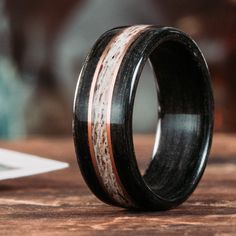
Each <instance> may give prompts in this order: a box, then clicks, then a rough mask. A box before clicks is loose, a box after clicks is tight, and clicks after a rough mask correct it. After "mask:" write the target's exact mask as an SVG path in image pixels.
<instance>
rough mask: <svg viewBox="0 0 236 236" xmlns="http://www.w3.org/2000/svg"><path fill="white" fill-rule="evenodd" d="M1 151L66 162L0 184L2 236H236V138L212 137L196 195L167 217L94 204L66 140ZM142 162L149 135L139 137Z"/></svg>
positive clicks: (29, 143) (12, 145) (17, 143)
mask: <svg viewBox="0 0 236 236" xmlns="http://www.w3.org/2000/svg"><path fill="white" fill-rule="evenodd" d="M0 146H1V147H4V148H9V149H14V150H17V151H24V152H28V153H32V154H37V155H41V156H45V157H48V158H52V159H56V160H62V161H67V162H69V163H70V167H69V168H67V169H64V170H60V171H55V172H51V173H47V174H41V175H37V176H32V177H26V178H21V179H17V180H7V181H1V182H0V235H149V234H158V235H202V236H203V235H236V136H234V135H224V134H216V135H215V137H214V142H213V149H212V152H211V157H210V160H209V163H208V166H207V169H206V172H205V174H204V177H203V179H202V180H201V182H200V184H199V186H198V188H197V190H196V191H195V192H194V194H193V195H192V196H191V197H190V198H189V200H188V201H186V202H185V203H184V204H183V205H181V206H179V207H178V208H176V209H173V210H170V211H165V212H131V211H127V210H124V209H120V208H116V207H111V206H108V205H105V204H103V203H102V202H100V201H99V200H97V199H96V198H95V197H94V196H93V194H92V193H91V192H90V191H89V190H88V188H87V187H86V185H85V183H84V181H83V180H82V177H81V175H80V171H79V169H78V166H77V163H76V159H75V154H74V149H73V143H72V140H71V139H70V138H61V139H45V138H31V139H29V140H22V141H14V142H5V141H1V142H0ZM137 146H138V148H137V149H138V153H139V154H140V157H141V159H144V157H145V156H146V155H147V153H148V152H149V149H150V147H151V141H150V138H149V137H148V136H139V137H138V138H137Z"/></svg>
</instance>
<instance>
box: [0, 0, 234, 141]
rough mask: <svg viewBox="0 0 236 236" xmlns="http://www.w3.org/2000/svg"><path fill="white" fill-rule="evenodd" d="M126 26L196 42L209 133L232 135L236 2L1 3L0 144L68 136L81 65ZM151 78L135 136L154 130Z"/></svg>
mask: <svg viewBox="0 0 236 236" xmlns="http://www.w3.org/2000/svg"><path fill="white" fill-rule="evenodd" d="M130 24H157V25H168V26H174V27H178V28H180V29H181V30H183V31H185V32H187V33H188V34H189V35H191V36H192V37H193V38H194V39H195V41H196V42H197V43H198V44H199V46H200V48H201V49H202V51H203V53H204V55H205V57H206V60H207V62H208V65H209V69H210V72H211V75H212V82H213V88H214V94H215V102H216V110H215V130H216V131H221V132H236V106H235V102H236V0H198V1H193V0H192V1H191V0H178V1H171V0H156V1H154V0H119V1H118V0H57V1H48V0H40V1H39V0H33V1H32V0H20V1H19V0H5V1H4V0H0V138H3V139H15V138H22V137H26V136H39V135H44V136H63V135H68V134H71V110H72V102H73V96H74V90H75V86H76V82H77V77H78V74H79V71H80V69H81V65H82V62H83V60H84V57H85V56H86V54H87V53H88V51H89V49H90V48H91V46H92V45H93V43H94V41H95V40H96V39H97V38H98V37H99V36H100V35H101V34H102V33H103V32H104V31H106V30H108V29H110V28H112V27H116V26H120V25H130ZM151 77H152V75H151V70H150V69H148V68H147V69H145V72H144V73H143V75H142V79H141V82H140V86H139V90H138V97H137V103H138V106H137V109H136V111H135V117H134V119H135V123H134V129H135V131H136V132H138V133H148V132H152V131H153V130H154V129H155V125H156V116H155V113H156V111H155V103H156V100H155V96H154V95H155V90H154V89H153V81H152V80H151V79H146V78H151ZM153 94H154V95H153ZM150 107H153V109H152V110H153V113H150V112H149V111H150Z"/></svg>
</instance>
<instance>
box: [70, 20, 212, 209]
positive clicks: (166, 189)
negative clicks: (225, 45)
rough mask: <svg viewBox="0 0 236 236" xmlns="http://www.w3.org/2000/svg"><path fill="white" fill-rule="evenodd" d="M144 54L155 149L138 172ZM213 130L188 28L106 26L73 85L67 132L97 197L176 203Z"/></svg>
mask: <svg viewBox="0 0 236 236" xmlns="http://www.w3.org/2000/svg"><path fill="white" fill-rule="evenodd" d="M148 59H150V61H151V63H152V66H153V69H154V72H155V74H156V77H157V84H158V96H159V103H160V107H158V108H157V109H159V121H158V135H157V139H156V146H157V149H156V154H155V156H154V158H153V159H152V161H151V162H150V164H149V167H148V168H147V170H146V172H145V174H144V175H141V173H140V171H139V168H138V165H137V161H136V158H135V152H134V145H133V135H132V112H133V105H134V98H135V93H136V88H137V84H138V81H139V77H140V74H141V72H142V69H143V66H144V65H145V63H146V61H147V60H148ZM147 106H148V104H147ZM212 130H213V96H212V89H211V84H210V76H209V72H208V68H207V64H206V62H205V60H204V58H203V55H202V53H201V52H200V50H199V48H198V47H197V45H196V43H195V42H194V41H193V40H192V39H190V38H189V37H188V36H187V35H186V34H184V33H183V32H181V31H179V30H177V29H174V28H170V27H157V26H151V25H136V26H129V27H119V28H115V29H112V30H109V31H107V32H106V33H104V34H103V35H102V36H101V37H100V38H99V39H98V40H97V41H96V43H95V45H94V46H93V48H92V50H91V52H90V53H89V55H88V57H87V59H86V61H85V63H84V65H83V68H82V71H81V73H80V76H79V80H78V84H77V88H76V94H75V101H74V118H73V135H74V142H75V149H76V153H77V159H78V162H79V166H80V169H81V172H82V174H83V177H84V179H85V181H86V183H87V184H88V186H89V187H90V189H91V190H92V192H93V193H94V194H95V195H96V196H97V197H98V198H99V199H101V200H102V201H104V202H106V203H108V204H112V205H115V206H122V207H125V208H141V209H149V210H164V209H169V208H172V207H175V206H177V205H179V204H180V203H182V202H183V201H185V200H186V199H187V198H188V197H189V196H190V194H191V193H192V192H193V191H194V189H195V188H196V186H197V184H198V182H199V180H200V178H201V176H202V174H203V172H204V169H205V165H206V162H207V157H208V154H209V150H210V146H211V139H212Z"/></svg>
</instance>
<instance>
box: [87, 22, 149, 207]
mask: <svg viewBox="0 0 236 236" xmlns="http://www.w3.org/2000/svg"><path fill="white" fill-rule="evenodd" d="M147 27H149V26H148V25H141V26H131V27H128V28H125V29H124V30H123V31H121V32H120V33H119V34H117V35H115V36H114V37H113V38H112V39H111V41H110V43H109V44H108V45H107V47H106V49H105V50H104V52H103V54H102V56H101V57H100V59H99V62H98V65H97V67H96V70H95V73H94V76H93V81H92V85H91V90H90V95H89V106H88V139H89V148H90V154H91V157H92V161H93V165H94V168H95V171H96V174H97V177H98V179H99V181H100V183H101V184H102V186H103V187H104V189H105V191H106V192H108V193H109V195H110V196H111V197H112V198H113V199H114V200H115V201H116V202H118V203H119V204H122V205H125V206H131V205H132V203H131V201H130V200H129V196H128V194H127V193H126V192H125V190H124V188H123V185H122V183H121V181H120V178H119V176H118V174H117V170H116V166H115V163H114V158H113V152H112V142H111V134H110V115H111V103H112V95H113V90H114V85H115V81H116V77H117V74H118V70H119V68H120V65H121V62H122V60H123V58H124V56H125V54H126V52H127V50H128V48H129V47H130V45H131V44H132V43H133V42H134V40H135V39H136V38H137V37H138V35H139V34H140V33H141V32H143V31H144V30H145V29H146V28H147Z"/></svg>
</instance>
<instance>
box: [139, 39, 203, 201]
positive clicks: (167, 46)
mask: <svg viewBox="0 0 236 236" xmlns="http://www.w3.org/2000/svg"><path fill="white" fill-rule="evenodd" d="M150 61H151V63H152V66H153V69H154V72H155V74H156V77H157V81H158V87H159V92H158V93H159V95H158V97H159V98H158V99H159V103H160V104H159V105H160V112H159V119H160V120H159V121H160V123H159V127H158V132H160V135H159V138H157V139H158V140H156V142H157V143H156V144H157V145H156V146H157V149H156V153H155V154H154V157H153V159H152V161H151V162H150V164H149V167H148V168H147V170H146V172H145V174H144V175H143V178H144V181H145V182H146V183H147V184H148V186H149V187H150V188H151V189H152V190H153V191H154V192H155V193H156V194H157V195H159V196H160V197H162V198H164V199H166V200H169V201H171V200H175V199H178V198H181V197H182V196H184V195H185V194H186V193H187V192H188V191H189V188H190V186H191V185H193V183H194V182H195V180H196V176H197V173H198V171H199V168H200V166H201V165H200V163H201V161H202V158H204V155H203V154H202V152H201V151H200V150H202V149H203V148H204V147H203V145H202V144H203V142H204V140H203V136H204V135H203V134H204V132H206V126H205V124H204V123H205V122H204V117H205V114H206V112H207V111H206V106H207V105H204V100H205V102H206V99H204V96H206V95H205V94H206V93H207V91H205V90H206V88H205V87H206V86H205V84H204V75H203V72H202V70H201V67H200V66H199V63H198V62H197V59H196V57H195V56H194V53H190V51H189V50H188V49H187V48H186V46H185V45H183V44H182V43H180V42H177V41H166V42H163V43H161V44H160V45H159V46H158V47H157V48H156V49H155V50H154V51H153V52H152V53H151V55H150ZM158 109H159V108H158Z"/></svg>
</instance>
